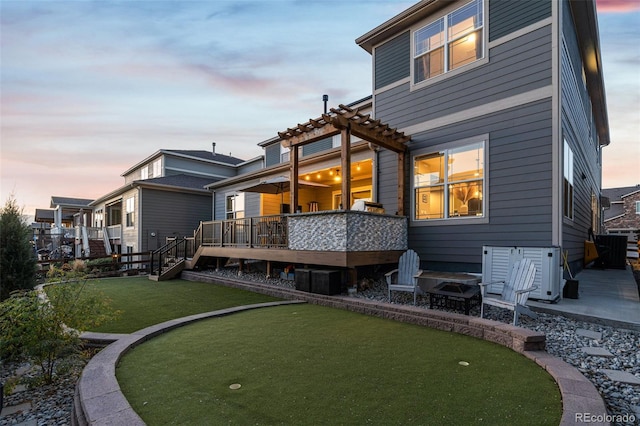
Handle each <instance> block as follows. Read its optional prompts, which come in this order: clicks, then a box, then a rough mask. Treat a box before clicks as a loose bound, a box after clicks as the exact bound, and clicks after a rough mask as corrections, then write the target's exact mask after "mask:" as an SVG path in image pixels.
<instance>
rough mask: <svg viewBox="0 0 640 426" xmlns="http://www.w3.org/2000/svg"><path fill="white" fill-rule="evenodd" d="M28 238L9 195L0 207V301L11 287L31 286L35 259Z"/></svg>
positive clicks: (18, 212) (13, 200) (24, 225)
mask: <svg viewBox="0 0 640 426" xmlns="http://www.w3.org/2000/svg"><path fill="white" fill-rule="evenodd" d="M31 238H32V232H31V227H29V225H28V224H27V223H25V221H24V219H23V215H22V210H21V209H19V208H18V205H17V204H16V200H15V199H14V198H13V196H11V197H10V198H9V199H8V200H7V202H6V204H5V206H4V207H3V208H2V209H0V301H2V300H4V299H6V298H8V297H9V295H10V294H11V292H12V291H14V290H19V289H24V288H33V286H34V285H35V282H36V259H35V254H34V252H33V247H32V246H31Z"/></svg>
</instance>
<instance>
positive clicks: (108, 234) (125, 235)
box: [83, 144, 262, 254]
mask: <svg viewBox="0 0 640 426" xmlns="http://www.w3.org/2000/svg"><path fill="white" fill-rule="evenodd" d="M212 148H213V149H212V150H211V151H204V150H172V149H161V150H159V151H157V152H155V153H154V154H152V155H151V156H149V157H147V158H145V159H144V160H142V161H140V162H139V163H137V164H135V165H134V166H132V167H131V168H129V169H127V170H126V171H125V172H124V173H123V174H122V177H123V178H124V185H123V186H122V187H120V188H118V189H116V190H114V191H112V192H110V193H108V194H105V195H103V196H101V197H99V198H98V199H96V200H94V201H93V202H91V203H90V206H91V208H92V209H93V221H92V223H91V227H90V228H89V229H87V230H86V233H87V236H86V237H84V236H83V238H85V239H86V240H96V239H102V240H104V241H105V245H106V248H107V254H109V253H111V252H115V253H140V252H144V251H148V250H155V249H157V248H159V247H161V246H163V245H164V244H166V242H167V238H176V237H183V236H185V235H188V236H191V235H192V234H193V229H194V228H196V227H198V224H199V222H200V221H201V220H207V219H209V218H212V202H211V192H210V191H208V190H207V189H205V185H207V184H210V183H211V182H215V181H217V180H221V179H224V178H228V177H231V176H234V175H236V174H237V173H246V172H248V171H250V170H252V169H254V168H260V167H262V158H261V157H257V158H255V159H253V160H250V161H244V160H242V159H240V158H236V157H232V156H229V155H223V154H220V153H217V152H216V151H215V144H213V147H212ZM85 243H86V244H85V245H86V246H89V242H88V241H85ZM89 250H90V249H89ZM86 252H87V250H86V249H85V254H86Z"/></svg>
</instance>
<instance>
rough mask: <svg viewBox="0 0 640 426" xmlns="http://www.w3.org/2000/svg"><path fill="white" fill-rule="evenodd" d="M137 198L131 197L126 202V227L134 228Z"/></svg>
mask: <svg viewBox="0 0 640 426" xmlns="http://www.w3.org/2000/svg"><path fill="white" fill-rule="evenodd" d="M135 208H136V205H135V198H133V197H130V198H127V201H125V213H126V226H133V225H134V219H135V216H134V215H135Z"/></svg>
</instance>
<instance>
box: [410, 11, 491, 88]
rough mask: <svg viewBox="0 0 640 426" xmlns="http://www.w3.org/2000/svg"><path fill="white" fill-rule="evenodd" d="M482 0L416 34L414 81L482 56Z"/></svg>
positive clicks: (452, 68) (457, 66)
mask: <svg viewBox="0 0 640 426" xmlns="http://www.w3.org/2000/svg"><path fill="white" fill-rule="evenodd" d="M482 26H483V19H482V0H474V1H472V2H471V3H468V4H466V5H465V6H462V7H461V8H459V9H457V10H455V11H453V12H451V13H449V14H448V15H445V16H443V17H442V18H440V19H438V20H436V21H435V22H432V23H430V24H428V25H426V26H424V27H422V28H420V29H419V30H417V31H416V32H415V33H414V35H413V36H414V82H415V83H420V82H421V81H424V80H427V79H429V78H432V77H435V76H437V75H440V74H443V73H445V72H448V71H451V70H454V69H456V68H459V67H461V66H463V65H466V64H469V63H471V62H473V61H475V60H477V59H480V58H482V56H483V54H482V38H483V37H482Z"/></svg>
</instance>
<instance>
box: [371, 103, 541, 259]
mask: <svg viewBox="0 0 640 426" xmlns="http://www.w3.org/2000/svg"><path fill="white" fill-rule="evenodd" d="M551 105H552V104H551V100H544V101H539V102H535V103H531V104H528V105H524V106H520V107H518V108H512V109H509V110H505V111H500V112H496V113H492V114H488V115H486V116H484V117H481V118H477V119H473V120H467V121H463V122H459V123H456V124H455V125H451V126H445V127H441V128H437V129H434V130H431V131H427V132H423V133H419V134H415V135H413V139H412V141H411V144H410V151H411V152H415V150H418V149H423V148H427V147H429V146H435V145H441V144H445V143H448V142H454V141H457V140H461V139H466V138H469V137H473V136H478V135H482V134H489V141H488V150H489V151H488V153H489V164H488V166H487V173H488V175H487V176H486V177H485V178H486V179H487V181H486V184H485V185H487V191H488V196H489V200H490V206H489V207H488V208H487V212H486V214H488V217H489V223H487V224H470V225H464V224H456V225H449V224H450V223H453V222H445V223H444V224H443V225H442V226H415V225H414V224H412V226H410V228H409V247H410V248H412V249H414V250H416V251H417V252H418V253H419V255H420V257H421V259H422V261H423V263H424V264H425V266H426V267H430V268H434V269H440V270H443V269H449V270H468V271H474V270H475V271H480V269H481V265H480V264H481V259H482V246H483V245H497V246H513V245H519V246H549V245H550V244H551V237H552V234H551V231H552V230H551V217H552V206H551V197H552V170H551V167H552V166H551V164H552V158H551V155H552V154H551V152H552V127H551V123H552V112H551ZM380 157H381V158H380V167H381V170H380V175H381V179H380V183H381V187H380V200H381V202H383V203H384V204H385V207H387V208H388V207H389V206H390V205H393V204H390V203H393V201H394V200H395V184H396V170H397V168H396V158H397V157H396V156H395V154H393V153H390V152H388V151H384V150H383V151H381V155H380ZM408 157H409V158H408V161H409V163H408V164H407V165H408V167H407V170H408V171H411V170H413V167H412V166H411V163H410V162H411V161H412V159H411V155H409V156H408ZM406 180H407V182H409V184H408V185H407V192H406V193H405V200H407V204H406V206H405V209H406V211H407V214H408V215H412V213H413V211H412V206H411V205H410V204H409V200H410V199H411V193H410V191H411V185H412V183H411V182H412V176H411V174H410V172H407V176H406ZM457 223H462V221H457Z"/></svg>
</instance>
